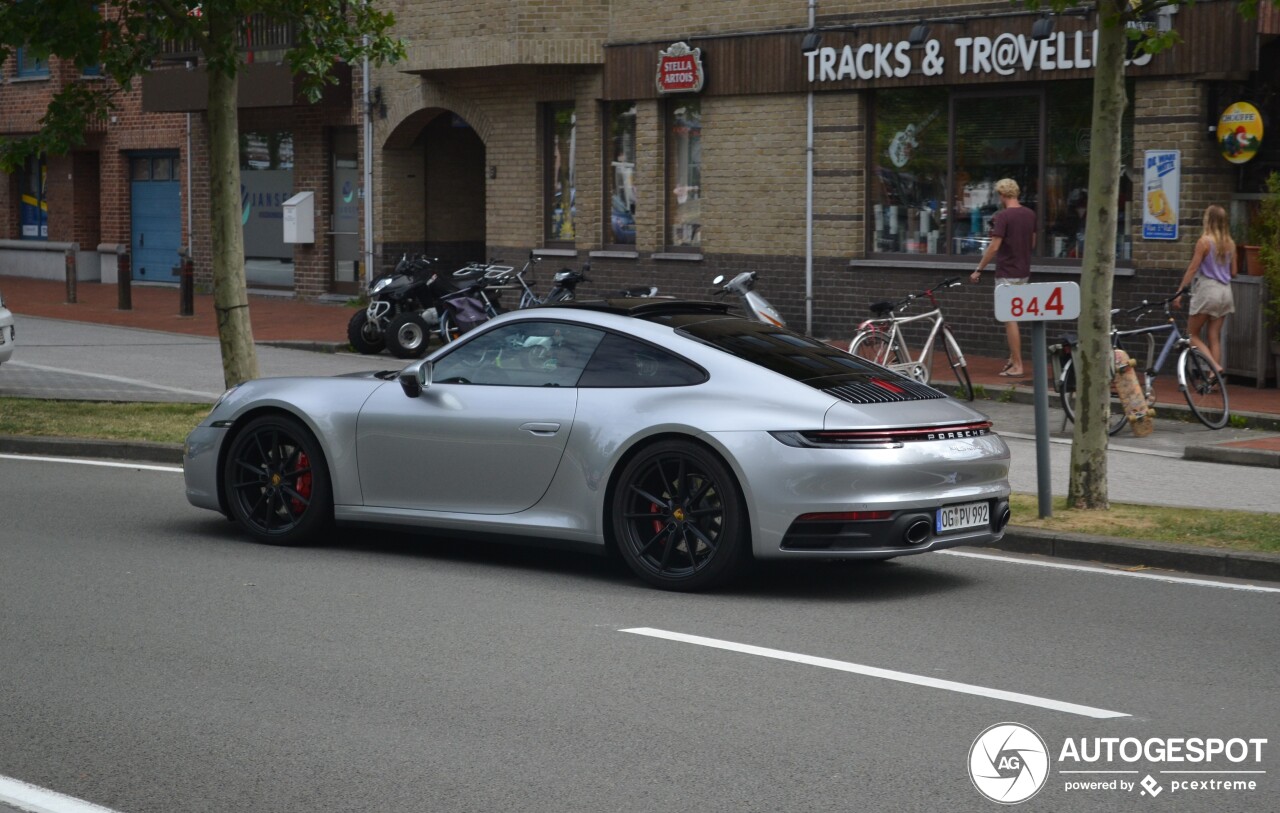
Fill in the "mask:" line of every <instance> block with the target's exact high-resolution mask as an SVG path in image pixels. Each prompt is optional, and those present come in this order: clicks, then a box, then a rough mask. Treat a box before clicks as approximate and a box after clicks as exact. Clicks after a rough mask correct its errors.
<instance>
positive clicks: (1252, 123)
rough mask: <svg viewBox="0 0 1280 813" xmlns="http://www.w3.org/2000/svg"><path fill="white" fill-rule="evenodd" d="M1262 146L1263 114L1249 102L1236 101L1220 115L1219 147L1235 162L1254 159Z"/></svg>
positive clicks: (1224, 156) (1223, 154) (1240, 162)
mask: <svg viewBox="0 0 1280 813" xmlns="http://www.w3.org/2000/svg"><path fill="white" fill-rule="evenodd" d="M1261 147H1262V114H1261V113H1259V112H1258V108H1256V107H1254V106H1253V105H1251V104H1249V103H1248V102H1236V103H1235V104H1233V105H1231V106H1230V107H1228V108H1227V109H1226V110H1224V111H1222V115H1221V116H1219V117H1218V149H1219V150H1221V151H1222V157H1223V158H1225V159H1227V160H1228V161H1230V162H1231V163H1233V164H1243V163H1246V162H1248V161H1251V160H1253V157H1254V156H1256V155H1257V154H1258V150H1259V149H1260V148H1261Z"/></svg>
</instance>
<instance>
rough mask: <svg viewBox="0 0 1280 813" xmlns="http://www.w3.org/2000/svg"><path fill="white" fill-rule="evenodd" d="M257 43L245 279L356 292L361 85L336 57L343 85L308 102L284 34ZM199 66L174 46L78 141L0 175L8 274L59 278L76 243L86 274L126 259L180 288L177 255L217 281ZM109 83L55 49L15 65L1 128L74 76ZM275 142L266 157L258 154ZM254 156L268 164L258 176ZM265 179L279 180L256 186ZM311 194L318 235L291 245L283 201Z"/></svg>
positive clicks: (5, 74) (247, 115) (19, 131)
mask: <svg viewBox="0 0 1280 813" xmlns="http://www.w3.org/2000/svg"><path fill="white" fill-rule="evenodd" d="M263 28H265V27H263ZM289 35H291V34H290V33H289V32H286V33H285V36H286V37H287V36H289ZM258 40H259V41H258V44H257V50H256V51H248V50H246V61H247V64H246V65H245V66H244V68H243V72H242V74H241V79H240V94H239V98H240V105H239V106H240V110H239V124H240V132H241V143H242V159H241V162H242V171H241V177H242V187H243V190H244V191H243V194H244V201H245V213H246V235H247V236H248V235H250V234H251V232H252V233H254V234H256V242H254V241H249V243H248V245H247V248H246V255H247V256H246V265H247V267H248V278H249V284H250V286H251V287H255V288H259V289H271V288H274V289H278V290H281V291H284V292H289V293H293V294H296V295H298V296H302V297H308V298H312V297H319V296H323V295H327V294H331V293H337V294H339V295H342V296H349V295H354V294H355V293H357V290H358V278H357V274H358V264H359V255H358V247H359V237H360V234H359V229H358V227H357V226H356V225H355V224H356V223H358V221H359V219H360V218H359V215H360V206H361V204H360V203H359V201H358V200H357V197H358V193H359V191H360V183H359V161H358V156H359V150H360V146H361V142H360V136H359V124H360V121H361V117H360V115H359V112H358V109H359V108H358V105H357V101H356V98H357V95H358V89H356V88H353V86H352V81H351V71H350V68H349V67H346V66H337V67H336V68H335V75H336V76H337V78H338V80H339V81H338V84H337V85H335V86H333V87H332V88H329V89H327V90H326V92H325V97H324V99H322V101H321V102H320V103H317V104H306V103H303V102H302V101H301V100H300V99H299V97H298V95H297V93H296V88H295V83H294V78H293V77H292V76H291V75H290V72H289V69H288V67H287V66H286V65H284V64H281V62H280V59H279V56H280V55H282V54H283V50H282V49H283V48H284V47H287V44H288V43H287V41H281V42H274V41H271V40H270V39H268V38H267V37H265V36H264V35H261V34H260V35H259V37H258ZM194 61H195V60H192V61H190V62H189V61H188V57H186V56H185V55H183V54H177V53H173V54H166V55H165V59H163V60H161V61H158V62H157V64H156V66H155V69H154V70H153V72H152V73H150V74H148V75H147V76H146V77H144V79H143V81H141V82H135V83H134V85H133V87H132V89H131V90H130V91H129V92H124V93H119V94H117V95H116V96H115V99H114V104H115V108H114V110H113V111H112V112H111V114H110V116H109V117H108V118H107V119H105V120H103V121H100V122H96V123H94V124H93V125H91V127H90V129H89V131H88V132H87V133H86V134H85V135H86V138H85V144H84V145H83V146H81V147H78V148H76V149H75V150H74V151H73V152H72V153H70V154H69V155H65V156H56V155H55V156H45V157H41V158H40V159H36V160H34V161H33V162H31V163H30V165H29V166H28V167H25V168H23V169H20V170H19V171H17V172H15V173H13V174H11V175H8V176H0V273H4V274H20V275H24V276H38V277H48V278H57V279H61V278H63V277H64V276H65V273H66V272H65V263H64V255H65V254H66V253H68V252H70V253H71V254H74V255H75V258H76V265H77V276H78V278H79V279H81V280H85V281H103V282H109V283H110V282H115V281H116V279H117V276H118V272H119V270H120V266H119V265H118V260H117V254H122V255H123V256H124V259H125V262H126V265H125V269H126V270H127V272H128V273H129V274H130V276H131V278H132V279H133V280H135V281H138V282H144V283H146V282H151V283H168V284H174V285H176V284H177V283H178V281H179V277H178V275H177V273H176V269H177V268H178V267H179V266H180V265H181V262H182V259H181V257H182V254H183V253H185V252H188V251H190V253H191V255H192V257H193V260H194V270H195V280H196V285H197V286H199V287H201V288H205V289H208V288H210V287H211V286H212V267H211V258H212V250H211V245H210V235H209V230H208V229H207V228H205V227H204V224H207V223H208V222H209V177H208V155H209V148H208V124H207V121H206V119H205V117H204V115H203V110H204V108H205V105H206V93H205V84H204V79H203V75H202V73H201V72H200V69H199V68H198V67H195V66H194V64H193V63H194ZM108 81H111V80H108V79H105V78H103V77H101V76H99V75H97V72H96V71H93V70H91V71H88V72H84V71H81V69H80V68H78V67H76V66H74V65H71V64H69V63H67V62H66V61H64V60H59V59H58V58H56V57H54V58H51V59H50V60H48V61H47V62H38V63H37V62H34V61H31V60H28V61H27V62H26V63H24V62H23V61H22V60H21V59H18V58H15V59H10V60H8V61H7V62H6V63H5V65H4V66H3V70H2V71H0V136H15V137H20V136H23V135H27V134H31V133H33V132H35V131H36V130H37V129H38V127H39V121H40V118H41V117H42V116H43V115H44V112H45V110H46V108H47V106H48V104H49V100H50V98H51V97H52V96H53V95H54V94H55V93H56V92H57V91H58V90H59V89H60V88H62V87H64V86H65V85H66V84H67V83H71V82H86V83H100V82H108ZM267 144H270V145H272V146H271V154H270V155H268V156H259V155H257V154H256V153H255V150H256V149H258V148H261V147H263V145H267ZM282 145H283V146H282ZM259 159H262V160H259ZM259 164H262V165H263V166H262V167H261V168H262V169H264V170H266V171H265V172H263V173H255V172H254V168H255V167H257V166H258V165H259ZM265 177H270V181H271V185H269V186H265V187H262V188H261V189H259V188H258V186H259V184H258V179H261V178H265ZM335 179H337V180H338V181H342V180H344V179H345V180H346V181H347V183H346V187H345V189H344V187H343V186H342V184H340V183H339V184H337V185H336V186H337V189H336V190H335ZM303 191H307V192H312V193H314V196H315V211H316V216H317V226H316V240H315V242H313V243H305V244H303V243H298V244H286V243H284V241H283V237H282V234H281V231H282V229H281V222H282V218H281V204H282V203H283V201H284V200H285V199H287V198H288V197H290V196H292V195H293V194H294V193H296V192H303ZM344 192H345V194H344ZM344 198H345V200H344ZM255 221H261V222H260V223H258V222H255ZM338 224H341V226H339V225H338ZM255 226H257V229H256V232H253V229H254V227H255ZM339 229H341V231H342V232H343V233H341V234H335V232H337V231H339Z"/></svg>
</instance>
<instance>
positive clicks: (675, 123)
mask: <svg viewBox="0 0 1280 813" xmlns="http://www.w3.org/2000/svg"><path fill="white" fill-rule="evenodd" d="M667 121H668V129H667V150H666V152H667V190H668V191H667V224H668V230H669V231H668V235H667V244H668V245H669V246H670V247H672V248H699V247H701V246H702V200H703V194H704V190H703V188H702V102H701V99H699V98H698V97H696V96H693V97H680V98H675V99H672V100H671V101H670V102H668V107H667Z"/></svg>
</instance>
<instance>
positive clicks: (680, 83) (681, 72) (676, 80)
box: [658, 42, 706, 94]
mask: <svg viewBox="0 0 1280 813" xmlns="http://www.w3.org/2000/svg"><path fill="white" fill-rule="evenodd" d="M705 78H706V73H705V72H704V71H703V70H702V49H701V48H690V47H689V44H688V43H685V42H677V43H676V44H675V45H672V46H671V47H670V48H668V49H667V50H665V51H659V52H658V93H661V94H666V93H698V92H699V91H701V90H702V85H703V82H704V80H705Z"/></svg>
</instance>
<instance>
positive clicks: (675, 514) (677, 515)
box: [671, 508, 685, 522]
mask: <svg viewBox="0 0 1280 813" xmlns="http://www.w3.org/2000/svg"><path fill="white" fill-rule="evenodd" d="M671 517H672V518H673V519H674V520H675V521H676V522H684V520H685V513H684V509H683V508H677V509H676V510H674V511H672V512H671Z"/></svg>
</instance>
